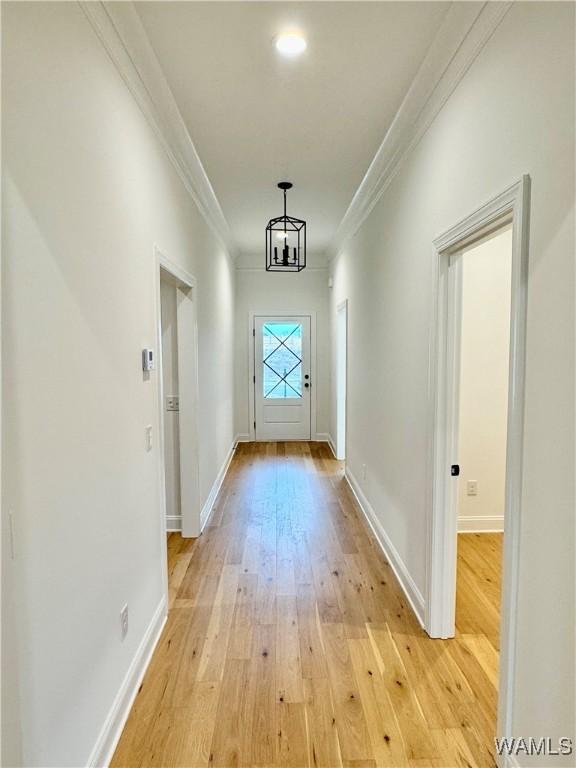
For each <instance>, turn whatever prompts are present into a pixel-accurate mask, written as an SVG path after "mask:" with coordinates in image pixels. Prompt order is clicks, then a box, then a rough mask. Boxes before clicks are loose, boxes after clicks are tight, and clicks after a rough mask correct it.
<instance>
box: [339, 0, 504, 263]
mask: <svg viewBox="0 0 576 768" xmlns="http://www.w3.org/2000/svg"><path fill="white" fill-rule="evenodd" d="M511 6H512V2H485V3H476V2H470V3H462V2H454V3H452V5H451V7H450V9H449V11H448V13H447V14H446V17H445V19H444V21H443V23H442V25H441V27H440V29H439V30H438V33H437V35H436V37H435V38H434V40H433V42H432V45H431V46H430V49H429V50H428V53H427V54H426V56H425V58H424V60H423V62H422V64H421V65H420V68H419V70H418V72H417V73H416V77H415V78H414V80H413V82H412V85H411V86H410V88H409V90H408V92H407V94H406V96H405V97H404V100H403V102H402V104H401V105H400V108H399V110H398V112H397V113H396V116H395V118H394V120H393V121H392V124H391V125H390V128H389V129H388V132H387V133H386V136H385V137H384V140H383V142H382V144H381V145H380V147H379V149H378V151H377V153H376V155H375V157H374V159H373V160H372V163H371V164H370V166H369V168H368V171H367V172H366V175H365V176H364V178H363V179H362V182H361V183H360V186H359V187H358V189H357V190H356V193H355V194H354V197H353V198H352V201H351V203H350V205H349V206H348V209H347V210H346V213H345V214H344V217H343V219H342V221H341V222H340V225H339V226H338V229H337V230H336V233H335V235H334V238H333V240H332V243H331V246H330V249H329V252H330V257H331V258H332V259H334V258H335V257H336V256H338V254H339V253H340V251H341V250H342V248H343V247H344V246H345V244H346V243H347V242H348V240H349V239H350V238H351V237H352V236H353V235H354V234H355V233H356V232H357V231H358V229H359V228H360V226H361V225H362V224H363V223H364V221H365V220H366V219H367V217H368V216H369V214H370V213H371V211H372V210H373V208H374V206H375V205H376V204H377V203H378V201H379V200H380V198H381V197H382V195H383V194H384V192H385V190H386V189H387V187H388V186H389V185H390V183H391V182H392V180H393V178H394V176H395V175H396V173H397V172H398V170H399V169H400V166H401V164H402V162H403V161H404V160H405V158H406V157H407V156H408V155H409V153H410V152H411V151H412V149H413V148H414V147H415V146H416V145H417V144H418V142H419V141H420V139H421V138H422V136H423V135H424V133H425V132H426V130H427V129H428V128H429V126H430V125H431V123H432V122H433V120H434V119H435V117H436V116H437V115H438V113H439V112H440V110H441V109H442V107H443V106H444V104H445V103H446V101H447V100H448V98H449V97H450V95H451V94H452V93H453V91H454V89H455V88H456V86H457V85H458V83H459V82H460V80H462V78H463V77H464V75H465V74H466V72H467V71H468V69H469V67H470V66H471V64H472V62H473V61H474V60H475V59H476V57H477V56H478V54H479V53H480V51H481V50H482V49H483V48H484V46H485V45H486V43H487V42H488V40H489V39H490V37H491V35H492V34H493V32H494V30H495V29H496V28H497V27H498V25H499V24H500V22H501V21H502V19H503V18H504V16H505V15H506V13H507V12H508V10H509V9H510V7H511Z"/></svg>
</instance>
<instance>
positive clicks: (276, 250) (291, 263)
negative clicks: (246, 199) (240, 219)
mask: <svg viewBox="0 0 576 768" xmlns="http://www.w3.org/2000/svg"><path fill="white" fill-rule="evenodd" d="M278 187H279V189H281V190H282V191H283V193H284V215H283V216H278V218H276V219H270V221H269V222H268V226H267V227H266V270H267V271H268V272H301V271H302V270H303V269H304V267H305V266H306V222H305V221H303V220H302V219H295V218H294V217H293V216H288V214H287V213H286V192H287V191H288V190H289V189H292V184H291V183H290V182H289V181H281V182H280V183H279V184H278Z"/></svg>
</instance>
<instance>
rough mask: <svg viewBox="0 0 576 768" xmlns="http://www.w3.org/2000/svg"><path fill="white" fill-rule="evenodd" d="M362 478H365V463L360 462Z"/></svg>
mask: <svg viewBox="0 0 576 768" xmlns="http://www.w3.org/2000/svg"><path fill="white" fill-rule="evenodd" d="M362 480H366V464H362Z"/></svg>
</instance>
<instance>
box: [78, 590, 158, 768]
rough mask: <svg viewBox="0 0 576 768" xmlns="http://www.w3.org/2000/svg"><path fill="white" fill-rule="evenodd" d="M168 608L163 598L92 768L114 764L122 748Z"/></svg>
mask: <svg viewBox="0 0 576 768" xmlns="http://www.w3.org/2000/svg"><path fill="white" fill-rule="evenodd" d="M166 605H167V603H166V598H165V597H164V596H163V597H162V599H161V600H160V603H159V604H158V607H157V608H156V610H155V611H154V615H153V616H152V619H151V621H150V624H149V625H148V627H147V629H146V632H145V633H144V637H143V638H142V641H141V642H140V645H139V646H138V649H137V650H136V653H135V654H134V658H133V659H132V661H131V663H130V666H129V667H128V671H127V673H126V675H125V677H124V680H123V681H122V683H121V685H120V688H119V689H118V693H117V694H116V696H115V697H114V701H113V702H112V706H111V707H110V710H109V712H108V715H107V716H106V720H105V721H104V725H103V726H102V729H101V731H100V733H99V735H98V738H97V739H96V744H95V745H94V748H93V749H92V752H91V753H90V757H89V758H88V761H87V765H88V766H89V768H107V766H108V765H110V762H111V761H112V757H113V756H114V750H115V749H116V746H117V745H118V741H119V740H120V736H121V735H122V731H123V729H124V726H125V724H126V721H127V720H128V715H129V714H130V710H131V709H132V705H133V704H134V700H135V698H136V695H137V693H138V690H139V688H140V685H141V684H142V680H143V679H144V675H145V673H146V670H147V669H148V665H149V664H150V661H151V659H152V654H153V653H154V650H155V648H156V646H157V644H158V640H159V639H160V635H161V634H162V630H163V629H164V625H165V624H166V619H167V617H168V613H167V610H166Z"/></svg>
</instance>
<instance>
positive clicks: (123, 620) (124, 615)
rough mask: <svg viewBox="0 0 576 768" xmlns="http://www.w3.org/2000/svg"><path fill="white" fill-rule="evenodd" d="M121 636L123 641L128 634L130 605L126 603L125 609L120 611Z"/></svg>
mask: <svg viewBox="0 0 576 768" xmlns="http://www.w3.org/2000/svg"><path fill="white" fill-rule="evenodd" d="M120 634H121V636H122V640H124V638H125V637H126V635H127V634H128V603H126V605H125V606H124V608H122V610H121V611H120Z"/></svg>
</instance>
